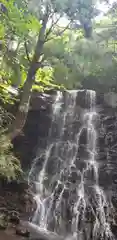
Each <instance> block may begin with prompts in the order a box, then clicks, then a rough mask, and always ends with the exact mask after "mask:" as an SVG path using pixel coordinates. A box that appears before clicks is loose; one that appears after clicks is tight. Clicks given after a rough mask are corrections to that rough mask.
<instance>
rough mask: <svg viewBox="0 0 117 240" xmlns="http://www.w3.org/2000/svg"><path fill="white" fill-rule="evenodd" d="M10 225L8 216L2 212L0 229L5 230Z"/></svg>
mask: <svg viewBox="0 0 117 240" xmlns="http://www.w3.org/2000/svg"><path fill="white" fill-rule="evenodd" d="M7 227H8V217H7V216H6V215H5V214H4V213H2V214H0V230H5V229H6V228H7Z"/></svg>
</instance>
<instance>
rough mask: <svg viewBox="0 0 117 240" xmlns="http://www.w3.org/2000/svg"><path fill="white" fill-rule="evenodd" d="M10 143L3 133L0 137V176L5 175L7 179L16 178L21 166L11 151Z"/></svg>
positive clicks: (19, 173)
mask: <svg viewBox="0 0 117 240" xmlns="http://www.w3.org/2000/svg"><path fill="white" fill-rule="evenodd" d="M11 148H12V145H11V143H10V140H9V139H8V137H6V135H5V134H1V137H0V176H3V177H6V178H7V179H8V180H10V179H16V178H18V176H19V175H21V173H22V171H21V166H20V163H19V161H18V159H17V158H15V157H14V155H13V152H12V149H11Z"/></svg>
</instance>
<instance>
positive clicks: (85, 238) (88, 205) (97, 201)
mask: <svg viewBox="0 0 117 240" xmlns="http://www.w3.org/2000/svg"><path fill="white" fill-rule="evenodd" d="M78 94H79V91H68V92H67V93H66V95H65V96H64V95H63V94H62V93H60V92H58V93H57V96H56V99H55V102H54V104H53V118H52V125H51V129H50V131H49V136H48V144H47V148H46V150H45V152H44V153H43V154H42V155H41V156H40V155H39V156H37V158H36V160H35V161H34V163H33V166H32V169H31V171H30V174H29V182H31V181H33V182H34V183H35V186H36V194H35V200H36V202H37V209H36V211H35V214H34V217H33V220H32V222H33V223H35V224H36V225H38V226H39V227H40V228H42V229H44V231H46V230H48V231H51V232H55V233H57V234H59V235H62V236H63V237H64V238H67V237H69V239H73V240H114V236H113V234H112V231H111V224H110V214H111V213H110V203H109V201H108V199H107V197H106V194H105V192H104V189H102V188H101V187H100V185H99V163H98V161H97V155H98V151H97V141H98V131H97V119H99V115H98V113H97V111H96V93H95V92H94V91H91V90H87V91H86V96H85V101H87V102H88V103H89V108H88V109H79V108H78V103H77V96H78ZM42 156H43V157H42ZM41 158H42V160H41ZM37 163H38V164H37ZM39 163H40V164H39ZM37 166H38V167H37Z"/></svg>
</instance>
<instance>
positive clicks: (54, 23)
mask: <svg viewBox="0 0 117 240" xmlns="http://www.w3.org/2000/svg"><path fill="white" fill-rule="evenodd" d="M60 18H61V15H60V16H59V17H58V18H57V19H56V21H53V20H52V25H51V27H50V28H49V30H48V31H47V33H46V37H45V39H46V40H47V41H48V39H47V38H48V36H49V34H50V33H51V31H52V29H53V28H54V26H55V25H56V24H57V23H58V21H59V20H60Z"/></svg>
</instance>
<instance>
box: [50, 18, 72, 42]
mask: <svg viewBox="0 0 117 240" xmlns="http://www.w3.org/2000/svg"><path fill="white" fill-rule="evenodd" d="M71 22H72V20H70V22H69V23H68V24H67V26H66V27H65V28H63V29H62V30H61V31H60V32H58V33H55V34H56V36H61V35H62V34H63V33H64V32H65V31H66V30H67V29H68V28H69V25H70V23H71ZM54 38H55V37H53V36H52V37H50V38H48V39H46V41H45V42H48V41H50V40H53V39H54Z"/></svg>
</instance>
